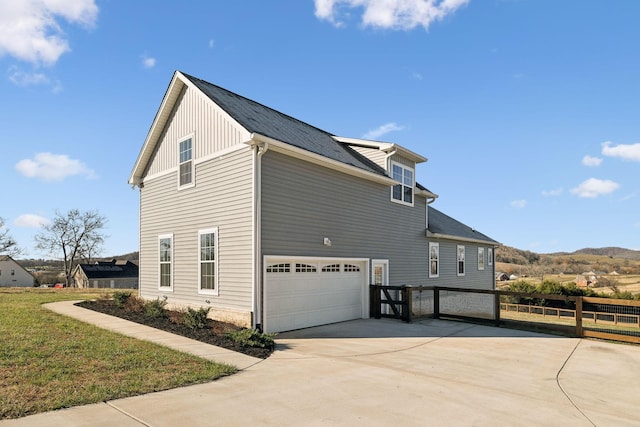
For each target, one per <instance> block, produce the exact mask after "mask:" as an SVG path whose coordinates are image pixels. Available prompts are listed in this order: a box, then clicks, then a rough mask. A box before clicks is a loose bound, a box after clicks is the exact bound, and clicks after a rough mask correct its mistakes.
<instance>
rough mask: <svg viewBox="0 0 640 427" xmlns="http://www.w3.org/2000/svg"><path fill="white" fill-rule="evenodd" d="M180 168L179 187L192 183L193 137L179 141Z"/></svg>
mask: <svg viewBox="0 0 640 427" xmlns="http://www.w3.org/2000/svg"><path fill="white" fill-rule="evenodd" d="M178 149H179V156H180V170H179V187H184V186H190V185H193V139H192V138H188V139H185V140H184V141H180V143H179V147H178Z"/></svg>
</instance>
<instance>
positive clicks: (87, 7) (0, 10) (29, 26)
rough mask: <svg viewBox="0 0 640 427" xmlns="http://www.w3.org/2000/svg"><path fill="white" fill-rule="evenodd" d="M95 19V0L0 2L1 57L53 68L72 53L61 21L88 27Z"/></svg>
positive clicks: (96, 10)
mask: <svg viewBox="0 0 640 427" xmlns="http://www.w3.org/2000/svg"><path fill="white" fill-rule="evenodd" d="M97 16H98V6H97V5H96V4H95V2H94V0H64V1H61V0H13V1H11V0H7V1H0V57H2V56H4V55H10V56H13V57H14V58H17V59H19V60H21V61H26V62H30V63H32V64H34V65H36V66H39V65H53V64H55V63H56V62H57V61H58V59H59V58H60V56H61V55H62V54H64V53H65V52H69V51H70V50H71V48H70V47H69V42H68V40H67V39H66V37H65V34H64V31H63V30H62V26H61V21H67V22H69V23H72V24H79V25H81V26H84V27H87V28H90V27H92V26H93V25H94V24H95V21H96V17H97Z"/></svg>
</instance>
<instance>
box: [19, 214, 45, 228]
mask: <svg viewBox="0 0 640 427" xmlns="http://www.w3.org/2000/svg"><path fill="white" fill-rule="evenodd" d="M49 224H51V221H50V220H49V219H48V218H45V217H43V216H40V215H36V214H23V215H20V216H19V217H18V218H16V220H15V221H13V225H15V226H16V227H25V228H40V227H42V226H44V225H49Z"/></svg>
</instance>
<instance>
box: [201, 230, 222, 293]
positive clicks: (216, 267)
mask: <svg viewBox="0 0 640 427" xmlns="http://www.w3.org/2000/svg"><path fill="white" fill-rule="evenodd" d="M210 233H213V234H214V242H213V244H214V248H215V252H214V254H213V258H214V272H213V274H214V275H215V277H214V283H213V289H202V283H201V282H200V280H201V279H202V276H201V272H202V271H201V270H202V259H200V257H201V255H202V251H201V248H200V236H202V235H203V234H210ZM219 263H220V259H219V258H218V227H213V228H207V229H205V230H199V231H198V293H199V294H201V295H214V296H218V295H219V294H220V280H219V279H220V277H219V276H218V271H219Z"/></svg>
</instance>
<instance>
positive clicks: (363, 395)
mask: <svg viewBox="0 0 640 427" xmlns="http://www.w3.org/2000/svg"><path fill="white" fill-rule="evenodd" d="M277 342H278V350H277V351H276V352H275V353H274V354H273V355H272V356H271V357H270V358H269V359H267V360H265V361H263V362H260V363H258V364H256V365H253V366H251V367H249V368H247V369H245V370H243V371H241V372H240V373H238V374H236V375H233V376H231V377H228V378H224V379H222V380H219V381H215V382H212V383H208V384H201V385H196V386H190V387H185V388H181V389H174V390H168V391H164V392H159V393H153V394H147V395H143V396H137V397H131V398H126V399H119V400H115V401H111V402H106V403H101V404H95V405H88V406H82V407H77V408H71V409H67V410H62V411H56V412H50V413H46V414H39V415H35V416H31V417H26V418H22V419H18V420H11V421H6V422H4V423H1V424H3V425H4V424H6V425H7V426H12V425H16V426H55V425H59V426H62V425H64V426H71V425H91V426H96V425H104V426H107V425H109V426H111V425H118V426H140V425H147V426H176V425H181V426H185V425H189V426H208V425H221V426H245V425H259V426H306V425H331V426H333V425H345V426H377V425H411V426H414V425H415V426H425V425H427V426H430V425H433V426H448V425H456V426H457V425H464V426H467V425H477V426H489V425H490V426H519V425H522V426H530V425H547V426H591V425H597V426H626V425H628V426H632V425H635V426H637V425H640V408H638V403H640V383H639V380H640V347H639V346H631V345H624V344H613V343H606V342H599V341H589V340H580V339H573V338H561V337H554V336H549V335H542V334H535V333H529V332H521V331H515V330H510V329H503V328H493V327H487V326H479V325H471V324H466V323H460V322H449V321H443V320H427V321H423V322H416V323H412V324H406V323H402V322H400V321H396V320H373V319H367V320H357V321H352V322H345V323H340V324H335V325H328V326H323V327H317V328H310V329H306V330H301V331H295V332H289V333H284V334H280V335H279V336H278V339H277Z"/></svg>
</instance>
